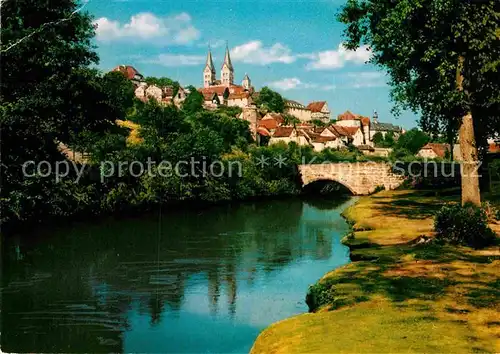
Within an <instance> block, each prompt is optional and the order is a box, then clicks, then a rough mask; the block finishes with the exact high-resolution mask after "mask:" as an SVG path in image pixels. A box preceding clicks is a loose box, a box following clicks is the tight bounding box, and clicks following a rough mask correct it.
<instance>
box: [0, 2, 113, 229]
mask: <svg viewBox="0 0 500 354" xmlns="http://www.w3.org/2000/svg"><path fill="white" fill-rule="evenodd" d="M1 9H2V16H1V28H2V49H1V53H2V65H1V66H0V67H1V68H0V70H1V78H2V80H0V87H1V94H0V124H1V126H2V129H1V131H0V135H1V136H0V141H1V151H2V169H1V181H2V197H1V208H2V220H3V221H5V220H23V219H35V218H37V217H39V216H40V215H41V214H42V213H48V214H50V213H51V212H52V211H53V210H57V209H58V208H60V206H57V205H55V204H56V201H57V200H60V199H62V198H60V199H58V198H59V196H60V195H63V194H64V193H67V191H66V190H64V188H62V187H59V188H58V186H57V185H56V183H55V182H54V178H53V176H52V177H51V178H42V177H40V176H39V177H32V178H30V177H27V176H26V175H25V173H24V172H23V168H22V167H23V165H24V163H25V162H27V161H35V162H36V163H38V162H41V161H47V162H49V163H54V162H55V161H58V160H61V159H62V156H61V154H60V152H59V151H58V149H57V141H63V142H71V141H72V140H73V141H74V140H75V139H76V138H77V137H79V136H81V134H83V133H85V132H104V131H105V130H107V129H108V128H109V127H110V125H111V122H112V120H113V119H114V116H113V109H112V107H109V105H107V102H109V101H110V99H109V96H108V95H107V93H106V92H104V90H103V81H102V77H101V76H100V75H99V74H98V72H97V71H96V70H91V69H88V68H87V67H88V66H89V65H90V64H95V63H97V61H98V57H97V55H96V54H95V52H94V51H93V47H92V44H91V39H92V37H93V35H94V26H93V24H92V19H91V17H90V16H89V15H88V14H87V13H84V12H82V7H81V6H80V5H79V4H78V3H77V2H76V1H73V0H55V1H50V2H49V1H40V0H23V1H2V4H1Z"/></svg>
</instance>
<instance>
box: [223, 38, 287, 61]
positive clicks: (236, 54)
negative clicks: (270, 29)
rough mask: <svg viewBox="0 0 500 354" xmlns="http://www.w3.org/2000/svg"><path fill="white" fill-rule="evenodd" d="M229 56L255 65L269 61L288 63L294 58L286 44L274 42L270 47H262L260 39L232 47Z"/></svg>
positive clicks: (234, 59)
mask: <svg viewBox="0 0 500 354" xmlns="http://www.w3.org/2000/svg"><path fill="white" fill-rule="evenodd" d="M231 58H232V60H233V61H240V62H243V63H249V64H257V65H267V64H271V63H285V64H289V63H292V62H294V61H295V59H296V58H295V57H294V56H293V55H292V51H291V50H290V48H288V47H287V46H285V45H283V44H281V43H275V44H274V45H272V46H271V47H264V45H263V44H262V42H261V41H250V42H248V43H245V44H242V45H239V46H237V47H234V48H233V49H232V50H231Z"/></svg>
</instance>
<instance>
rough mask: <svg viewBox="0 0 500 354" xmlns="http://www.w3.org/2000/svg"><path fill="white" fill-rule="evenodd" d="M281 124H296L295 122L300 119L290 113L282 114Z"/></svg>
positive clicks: (297, 122) (298, 121) (298, 122)
mask: <svg viewBox="0 0 500 354" xmlns="http://www.w3.org/2000/svg"><path fill="white" fill-rule="evenodd" d="M282 117H283V125H292V126H294V127H295V126H296V125H297V124H300V119H299V118H297V117H295V116H293V115H291V114H283V115H282Z"/></svg>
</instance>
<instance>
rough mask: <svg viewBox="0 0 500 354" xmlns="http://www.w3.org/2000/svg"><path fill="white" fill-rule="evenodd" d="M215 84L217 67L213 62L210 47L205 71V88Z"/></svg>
mask: <svg viewBox="0 0 500 354" xmlns="http://www.w3.org/2000/svg"><path fill="white" fill-rule="evenodd" d="M214 82H215V66H214V62H213V60H212V52H211V51H210V47H209V48H208V54H207V63H206V64H205V69H204V70H203V87H210V86H212V85H213V84H214Z"/></svg>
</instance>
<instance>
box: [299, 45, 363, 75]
mask: <svg viewBox="0 0 500 354" xmlns="http://www.w3.org/2000/svg"><path fill="white" fill-rule="evenodd" d="M300 56H301V57H304V58H309V59H311V60H312V61H311V62H309V63H308V64H307V66H306V68H307V69H308V70H331V69H338V68H342V67H344V66H345V65H346V63H347V62H352V63H356V64H363V63H365V62H367V61H368V60H369V59H370V57H371V52H370V50H368V47H367V46H362V47H360V48H358V49H357V50H355V51H351V50H347V49H346V48H345V47H344V46H343V45H342V44H340V45H339V47H338V49H337V50H326V51H323V52H317V53H312V54H301V55H300Z"/></svg>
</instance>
